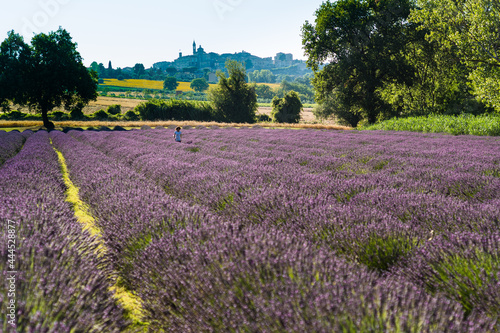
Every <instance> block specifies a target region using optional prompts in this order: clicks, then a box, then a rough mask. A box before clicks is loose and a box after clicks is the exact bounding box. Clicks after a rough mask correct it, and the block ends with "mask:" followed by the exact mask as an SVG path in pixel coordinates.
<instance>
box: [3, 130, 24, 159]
mask: <svg viewBox="0 0 500 333" xmlns="http://www.w3.org/2000/svg"><path fill="white" fill-rule="evenodd" d="M24 141H26V138H25V136H23V134H21V133H19V132H17V131H12V132H4V131H0V166H1V165H2V164H4V163H5V161H6V160H8V159H9V158H11V157H12V156H14V155H15V154H17V152H18V151H20V150H21V148H22V146H23V144H24Z"/></svg>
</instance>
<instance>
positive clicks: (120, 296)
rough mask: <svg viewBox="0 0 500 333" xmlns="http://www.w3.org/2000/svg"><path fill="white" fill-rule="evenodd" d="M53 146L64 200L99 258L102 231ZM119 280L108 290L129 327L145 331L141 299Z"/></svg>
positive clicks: (102, 246) (102, 253) (102, 248)
mask: <svg viewBox="0 0 500 333" xmlns="http://www.w3.org/2000/svg"><path fill="white" fill-rule="evenodd" d="M51 144H52V140H51ZM53 148H54V150H55V152H56V153H57V156H58V158H59V164H60V165H61V171H62V176H63V179H64V184H65V185H66V188H67V189H66V192H65V194H66V201H67V202H69V203H70V204H71V205H72V206H73V211H74V213H75V217H76V218H77V220H78V222H80V224H81V225H82V228H83V230H88V231H89V232H90V234H91V235H93V236H95V238H96V240H97V242H98V247H97V253H96V255H97V256H98V257H99V258H101V257H103V256H105V255H106V253H107V252H108V249H107V247H106V244H105V242H104V240H103V239H102V231H101V229H100V228H99V227H98V226H97V225H96V222H95V218H94V217H93V216H92V215H91V214H90V213H89V207H88V205H87V204H86V203H85V202H83V201H82V200H81V199H80V196H79V195H78V192H79V190H78V187H76V186H75V184H73V182H72V181H71V178H70V176H69V172H68V167H67V165H66V159H65V158H64V156H63V154H62V153H61V152H60V151H58V150H57V149H56V148H55V147H53ZM119 282H120V281H119V278H118V279H117V280H116V282H115V283H114V285H112V286H111V287H110V288H109V290H110V291H111V292H112V293H113V295H114V297H115V298H116V300H117V302H118V304H120V306H121V307H122V308H123V309H124V310H125V313H126V316H127V317H128V318H129V319H130V320H131V321H132V323H133V329H132V328H131V329H132V330H133V331H134V332H137V329H138V328H140V327H143V328H144V329H143V331H144V332H147V327H148V323H147V322H144V321H143V320H142V319H143V317H144V312H143V308H142V300H141V299H140V297H138V296H136V295H134V294H133V293H132V292H130V291H129V290H127V289H125V288H123V287H121V286H120V283H119Z"/></svg>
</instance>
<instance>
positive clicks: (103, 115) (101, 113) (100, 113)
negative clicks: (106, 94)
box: [92, 109, 109, 119]
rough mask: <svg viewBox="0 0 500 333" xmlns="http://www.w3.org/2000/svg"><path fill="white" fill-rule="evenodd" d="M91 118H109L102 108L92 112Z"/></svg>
mask: <svg viewBox="0 0 500 333" xmlns="http://www.w3.org/2000/svg"><path fill="white" fill-rule="evenodd" d="M92 118H95V119H108V118H109V114H108V113H107V112H106V111H104V110H102V109H101V110H99V111H96V112H94V113H93V114H92Z"/></svg>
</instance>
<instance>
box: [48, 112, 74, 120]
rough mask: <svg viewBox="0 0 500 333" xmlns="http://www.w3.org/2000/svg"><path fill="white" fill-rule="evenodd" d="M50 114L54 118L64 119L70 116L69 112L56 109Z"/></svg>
mask: <svg viewBox="0 0 500 333" xmlns="http://www.w3.org/2000/svg"><path fill="white" fill-rule="evenodd" d="M50 116H51V118H52V119H53V120H63V119H68V118H69V117H68V114H67V113H66V112H62V111H54V112H52V113H51V114H50Z"/></svg>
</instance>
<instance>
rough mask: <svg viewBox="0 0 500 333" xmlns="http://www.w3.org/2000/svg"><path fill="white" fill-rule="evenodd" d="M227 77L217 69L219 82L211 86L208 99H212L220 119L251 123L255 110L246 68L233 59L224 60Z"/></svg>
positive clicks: (253, 119) (254, 98) (253, 95)
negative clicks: (247, 81)
mask: <svg viewBox="0 0 500 333" xmlns="http://www.w3.org/2000/svg"><path fill="white" fill-rule="evenodd" d="M226 69H227V71H228V73H229V77H226V75H225V74H224V73H223V72H222V71H220V70H219V71H217V77H218V78H219V83H218V84H217V85H216V86H215V87H214V88H212V89H211V90H210V91H209V93H208V96H209V99H210V100H211V101H212V103H213V105H214V107H215V109H216V110H217V112H218V114H219V116H220V118H221V120H223V121H226V122H236V123H245V122H246V123H253V122H254V121H255V111H256V110H257V95H256V94H255V90H254V89H253V88H252V87H251V86H250V85H248V84H247V83H246V76H247V73H246V70H245V67H244V66H243V64H241V63H240V62H237V61H235V60H230V59H228V60H227V61H226Z"/></svg>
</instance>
